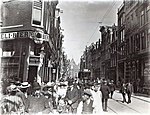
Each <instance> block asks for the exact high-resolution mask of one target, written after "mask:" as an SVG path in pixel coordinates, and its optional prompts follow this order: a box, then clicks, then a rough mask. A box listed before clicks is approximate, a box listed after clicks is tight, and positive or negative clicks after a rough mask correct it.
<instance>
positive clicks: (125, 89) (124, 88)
mask: <svg viewBox="0 0 150 115" xmlns="http://www.w3.org/2000/svg"><path fill="white" fill-rule="evenodd" d="M120 92H121V94H122V97H123V101H122V102H123V103H124V102H126V103H127V104H129V103H131V94H132V93H133V85H132V83H131V82H128V83H122V85H121V88H120ZM126 95H127V97H128V99H126Z"/></svg>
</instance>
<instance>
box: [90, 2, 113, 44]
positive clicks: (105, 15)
mask: <svg viewBox="0 0 150 115" xmlns="http://www.w3.org/2000/svg"><path fill="white" fill-rule="evenodd" d="M115 4H116V1H113V3H112V4H111V6H110V7H109V8H108V9H107V11H106V12H105V14H104V15H103V17H102V19H101V21H100V22H103V21H104V19H105V17H107V15H108V14H109V13H110V11H111V9H112V8H113V7H114V5H115ZM98 27H99V24H97V26H96V28H95V29H94V32H93V33H92V35H91V36H90V38H89V40H88V42H87V43H89V41H90V40H91V39H92V37H93V36H94V34H95V32H96V30H97V28H98Z"/></svg>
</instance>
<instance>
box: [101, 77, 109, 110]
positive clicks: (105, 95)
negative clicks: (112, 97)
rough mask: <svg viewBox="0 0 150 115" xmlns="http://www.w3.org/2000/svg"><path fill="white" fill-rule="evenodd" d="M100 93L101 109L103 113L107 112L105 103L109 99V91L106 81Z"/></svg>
mask: <svg viewBox="0 0 150 115" xmlns="http://www.w3.org/2000/svg"><path fill="white" fill-rule="evenodd" d="M100 91H101V93H102V108H103V111H105V112H107V101H108V98H109V93H110V89H109V87H108V85H107V81H106V80H104V81H103V84H102V86H101V88H100Z"/></svg>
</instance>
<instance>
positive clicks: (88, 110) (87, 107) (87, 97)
mask: <svg viewBox="0 0 150 115" xmlns="http://www.w3.org/2000/svg"><path fill="white" fill-rule="evenodd" d="M91 97H92V93H91V92H90V90H89V89H86V90H85V91H84V93H83V96H82V101H80V103H79V106H78V109H77V113H78V114H92V113H93V109H94V107H93V100H92V98H91Z"/></svg>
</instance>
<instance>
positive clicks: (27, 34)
mask: <svg viewBox="0 0 150 115" xmlns="http://www.w3.org/2000/svg"><path fill="white" fill-rule="evenodd" d="M37 34H38V32H33V31H20V32H9V33H1V34H0V36H1V37H0V40H11V39H15V38H31V39H36V40H37V39H39V40H41V39H42V40H43V41H48V40H49V35H47V34H41V38H37Z"/></svg>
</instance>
